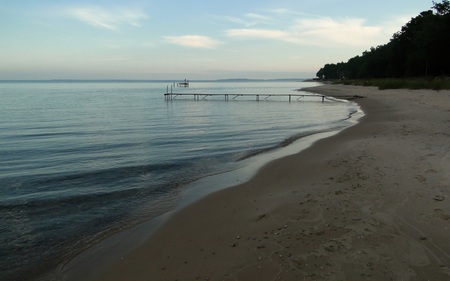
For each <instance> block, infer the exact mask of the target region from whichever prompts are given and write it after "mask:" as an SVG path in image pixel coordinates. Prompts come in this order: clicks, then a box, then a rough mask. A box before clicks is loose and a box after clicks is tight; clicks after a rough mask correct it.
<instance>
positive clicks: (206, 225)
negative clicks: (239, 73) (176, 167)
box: [85, 85, 450, 281]
mask: <svg viewBox="0 0 450 281" xmlns="http://www.w3.org/2000/svg"><path fill="white" fill-rule="evenodd" d="M309 90H310V91H314V92H317V93H320V94H325V95H330V96H343V95H348V96H353V95H359V96H364V98H362V99H358V100H356V102H358V104H359V105H360V106H361V108H362V109H363V110H364V112H365V114H366V115H365V116H364V117H363V118H362V119H361V120H360V122H359V123H358V124H357V125H355V126H353V127H350V128H348V129H346V130H344V131H342V132H340V133H339V134H337V135H335V136H332V137H330V138H327V139H323V140H320V141H317V142H316V143H314V144H313V146H312V147H310V148H308V149H306V150H304V151H302V152H300V153H297V154H294V155H290V156H287V157H284V158H281V159H278V160H274V161H272V162H270V163H269V164H267V165H265V166H264V167H263V168H261V169H260V170H259V172H258V173H257V174H256V176H254V177H253V178H252V179H251V180H250V181H248V182H246V183H244V184H240V185H238V186H235V187H232V188H228V189H225V190H221V191H218V192H216V193H213V194H211V195H209V196H207V197H205V198H204V199H201V200H200V201H198V202H196V203H194V204H192V205H190V206H188V207H186V208H185V209H183V210H181V211H180V212H178V213H176V214H175V215H174V216H173V217H171V218H170V219H169V220H168V221H167V222H166V223H164V224H163V226H162V227H161V228H159V229H158V230H157V231H156V233H154V234H153V235H152V236H151V237H150V238H149V239H147V240H145V242H143V244H142V245H141V246H139V247H138V248H136V249H135V250H133V251H132V252H131V253H129V254H126V255H123V256H121V257H117V258H115V260H113V261H111V262H112V265H111V266H109V267H108V268H106V269H105V270H101V271H100V272H97V273H96V274H95V276H91V277H92V278H91V279H90V280H100V281H101V280H109V281H111V280H112V281H114V280H123V281H125V280H134V281H137V280H152V281H153V280H450V239H449V237H450V91H440V92H436V91H428V90H418V91H417V90H416V91H410V90H385V91H379V90H378V89H376V88H372V87H357V86H344V85H324V86H320V87H316V88H313V89H309ZM91 266H92V268H95V267H96V265H95V263H93V264H92V265H91ZM85 270H87V271H89V268H85Z"/></svg>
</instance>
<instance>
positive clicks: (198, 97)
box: [164, 92, 326, 102]
mask: <svg viewBox="0 0 450 281" xmlns="http://www.w3.org/2000/svg"><path fill="white" fill-rule="evenodd" d="M183 96H191V97H192V98H193V99H194V100H205V99H206V98H207V97H218V96H221V97H223V99H224V100H225V101H228V100H230V97H231V98H232V99H233V100H235V99H237V98H238V97H253V98H255V100H256V101H260V99H261V98H264V100H268V99H269V98H270V97H285V98H288V100H289V102H290V101H291V100H292V99H297V100H299V99H301V98H304V97H312V98H319V99H321V100H322V102H324V100H325V98H326V96H323V95H309V94H202V93H172V92H170V93H169V92H168V93H166V94H164V97H165V99H166V100H167V101H171V100H174V99H175V98H176V97H183Z"/></svg>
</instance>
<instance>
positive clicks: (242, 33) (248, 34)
mask: <svg viewBox="0 0 450 281" xmlns="http://www.w3.org/2000/svg"><path fill="white" fill-rule="evenodd" d="M225 34H226V35H227V36H229V37H243V38H247V39H250V38H256V39H277V40H283V41H289V39H290V38H291V35H290V34H289V33H288V32H286V31H282V30H270V29H229V30H227V31H225Z"/></svg>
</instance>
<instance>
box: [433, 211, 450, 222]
mask: <svg viewBox="0 0 450 281" xmlns="http://www.w3.org/2000/svg"><path fill="white" fill-rule="evenodd" d="M434 215H435V216H436V217H438V218H440V219H443V220H446V221H448V220H449V219H450V215H448V214H446V213H445V212H444V211H443V210H442V209H434Z"/></svg>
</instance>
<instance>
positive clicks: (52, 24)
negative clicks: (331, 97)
mask: <svg viewBox="0 0 450 281" xmlns="http://www.w3.org/2000/svg"><path fill="white" fill-rule="evenodd" d="M438 2H440V1H438ZM432 5H433V3H432V1H431V0H430V1H428V0H395V1H393V0H374V1H372V0H370V1H369V0H367V1H361V0H314V1H313V0H309V1H306V0H258V1H257V0H239V1H235V0H227V1H213V0H190V1H186V0H183V1H182V0H91V1H83V0H77V1H73V0H0V80H11V79H25V80H28V79H33V80H34V79H38V80H39V79H145V80H147V79H169V80H170V79H186V78H187V79H192V80H195V79H227V78H253V79H270V78H312V77H315V74H316V73H317V71H318V70H319V69H320V68H321V67H322V66H324V65H325V64H326V63H337V62H341V61H347V60H348V59H350V58H352V57H354V56H356V55H361V54H362V52H364V51H365V50H369V49H370V47H376V46H378V45H383V44H386V43H388V42H389V39H390V38H391V37H392V35H393V34H394V33H395V32H397V31H399V30H400V29H401V27H402V26H403V25H405V24H406V23H407V22H408V21H410V20H411V18H412V17H415V16H417V15H419V13H420V12H422V11H426V10H429V9H430V8H431V6H432Z"/></svg>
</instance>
